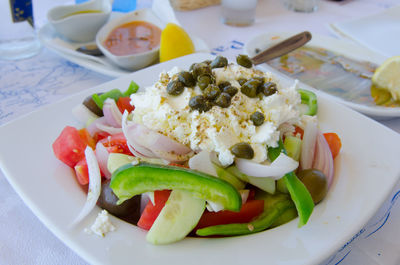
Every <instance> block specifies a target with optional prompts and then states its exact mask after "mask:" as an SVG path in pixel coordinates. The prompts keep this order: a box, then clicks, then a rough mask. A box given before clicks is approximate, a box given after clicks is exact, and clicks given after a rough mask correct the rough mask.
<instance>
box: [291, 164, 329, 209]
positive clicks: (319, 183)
mask: <svg viewBox="0 0 400 265" xmlns="http://www.w3.org/2000/svg"><path fill="white" fill-rule="evenodd" d="M297 176H298V177H299V179H300V180H301V181H302V182H303V184H304V186H306V188H307V189H308V191H309V192H310V194H311V197H312V199H313V201H314V203H315V204H317V203H319V202H320V201H322V199H323V198H325V196H326V193H327V192H328V181H327V179H326V176H325V175H324V173H322V172H321V171H319V170H316V169H306V170H301V171H300V172H298V173H297Z"/></svg>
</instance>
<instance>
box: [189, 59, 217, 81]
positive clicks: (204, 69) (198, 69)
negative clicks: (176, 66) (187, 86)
mask: <svg viewBox="0 0 400 265" xmlns="http://www.w3.org/2000/svg"><path fill="white" fill-rule="evenodd" d="M192 74H193V77H194V78H196V79H197V77H199V76H200V75H203V74H209V75H211V74H212V71H211V67H210V66H209V65H208V64H206V63H196V64H195V65H194V66H193V69H192Z"/></svg>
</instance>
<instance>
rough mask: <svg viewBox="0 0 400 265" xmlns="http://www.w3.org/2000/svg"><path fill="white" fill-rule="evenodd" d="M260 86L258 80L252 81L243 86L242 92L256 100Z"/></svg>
mask: <svg viewBox="0 0 400 265" xmlns="http://www.w3.org/2000/svg"><path fill="white" fill-rule="evenodd" d="M259 85H260V82H259V81H258V80H255V79H250V80H249V81H247V82H246V83H244V84H243V85H242V87H241V88H240V91H241V92H242V93H243V94H245V95H246V96H248V97H249V98H255V97H256V96H257V92H258V87H259Z"/></svg>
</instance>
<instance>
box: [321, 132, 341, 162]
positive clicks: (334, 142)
mask: <svg viewBox="0 0 400 265" xmlns="http://www.w3.org/2000/svg"><path fill="white" fill-rule="evenodd" d="M324 137H325V139H326V141H327V142H328V145H329V149H331V153H332V157H333V159H335V157H336V156H337V155H338V154H339V152H340V149H341V148H342V141H341V140H340V138H339V136H338V135H337V134H336V133H324Z"/></svg>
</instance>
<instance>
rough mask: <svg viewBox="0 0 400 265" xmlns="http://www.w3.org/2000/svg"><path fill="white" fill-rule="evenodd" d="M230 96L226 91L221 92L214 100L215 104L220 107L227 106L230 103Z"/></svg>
mask: <svg viewBox="0 0 400 265" xmlns="http://www.w3.org/2000/svg"><path fill="white" fill-rule="evenodd" d="M231 99H232V97H231V96H230V95H229V94H228V93H224V92H223V93H221V94H220V95H219V96H218V97H217V99H216V100H215V105H217V106H220V107H221V108H227V107H229V106H230V105H231Z"/></svg>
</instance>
